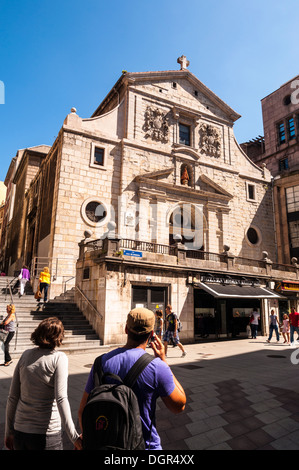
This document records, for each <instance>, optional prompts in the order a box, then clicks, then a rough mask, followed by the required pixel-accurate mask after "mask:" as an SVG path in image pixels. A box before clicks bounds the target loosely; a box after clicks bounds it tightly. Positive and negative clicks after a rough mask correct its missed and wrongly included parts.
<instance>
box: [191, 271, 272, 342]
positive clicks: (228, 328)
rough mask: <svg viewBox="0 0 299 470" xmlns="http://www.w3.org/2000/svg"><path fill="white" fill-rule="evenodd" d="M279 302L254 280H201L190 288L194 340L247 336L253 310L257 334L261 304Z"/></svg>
mask: <svg viewBox="0 0 299 470" xmlns="http://www.w3.org/2000/svg"><path fill="white" fill-rule="evenodd" d="M280 298H281V295H280V294H278V293H277V292H274V291H272V290H270V289H268V288H266V287H264V286H263V285H262V283H261V282H260V281H259V280H258V279H247V278H244V277H242V278H240V277H234V278H233V277H228V276H217V277H216V276H214V277H213V276H210V275H207V276H201V281H200V282H197V283H195V284H194V336H195V338H196V337H207V336H211V337H216V338H220V337H232V338H234V337H238V336H247V334H248V332H247V327H248V325H250V316H251V313H252V311H253V310H256V311H257V312H259V313H260V318H261V320H260V322H259V327H258V331H261V329H263V324H264V321H265V313H266V312H265V311H266V310H267V307H266V302H265V301H267V300H269V299H270V300H277V299H280Z"/></svg>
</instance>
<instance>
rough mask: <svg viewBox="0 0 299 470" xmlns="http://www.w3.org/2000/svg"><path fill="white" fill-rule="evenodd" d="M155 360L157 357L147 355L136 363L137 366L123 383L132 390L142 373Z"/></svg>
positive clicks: (143, 355) (132, 368)
mask: <svg viewBox="0 0 299 470" xmlns="http://www.w3.org/2000/svg"><path fill="white" fill-rule="evenodd" d="M154 359H155V356H152V355H151V354H148V353H145V354H142V356H141V357H140V358H139V359H138V360H137V361H136V362H135V364H134V365H133V366H132V367H131V369H130V370H129V372H128V373H127V375H126V376H125V378H124V380H123V383H124V384H125V385H127V387H130V388H132V387H133V386H134V384H135V382H136V380H137V379H138V377H139V375H140V374H141V372H142V371H143V370H144V369H145V368H146V366H147V365H148V364H149V363H150V362H152V361H153V360H154Z"/></svg>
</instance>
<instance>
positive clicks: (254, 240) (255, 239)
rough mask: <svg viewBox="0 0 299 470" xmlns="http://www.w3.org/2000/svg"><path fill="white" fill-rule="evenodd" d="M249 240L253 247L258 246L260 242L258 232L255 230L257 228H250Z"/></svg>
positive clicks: (248, 231) (248, 232)
mask: <svg viewBox="0 0 299 470" xmlns="http://www.w3.org/2000/svg"><path fill="white" fill-rule="evenodd" d="M247 238H248V240H249V241H250V243H251V244H252V245H256V244H257V243H258V241H259V236H258V233H257V231H256V230H255V228H253V227H250V228H249V229H248V230H247Z"/></svg>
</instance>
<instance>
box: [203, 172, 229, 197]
mask: <svg viewBox="0 0 299 470" xmlns="http://www.w3.org/2000/svg"><path fill="white" fill-rule="evenodd" d="M199 181H200V183H199V185H200V187H202V189H203V190H207V191H208V192H215V193H218V194H221V195H222V196H226V197H228V198H230V199H231V198H233V195H232V194H231V193H229V192H228V191H227V190H226V189H224V188H222V186H220V185H219V184H218V183H215V181H213V180H211V179H210V178H209V177H208V176H206V175H200V177H199Z"/></svg>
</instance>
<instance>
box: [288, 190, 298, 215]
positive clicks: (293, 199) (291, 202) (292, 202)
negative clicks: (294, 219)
mask: <svg viewBox="0 0 299 470" xmlns="http://www.w3.org/2000/svg"><path fill="white" fill-rule="evenodd" d="M286 199H287V212H288V214H290V213H291V212H299V186H293V187H292V188H286Z"/></svg>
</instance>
